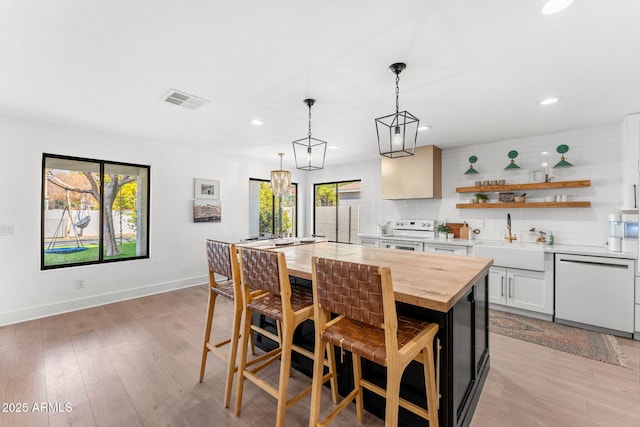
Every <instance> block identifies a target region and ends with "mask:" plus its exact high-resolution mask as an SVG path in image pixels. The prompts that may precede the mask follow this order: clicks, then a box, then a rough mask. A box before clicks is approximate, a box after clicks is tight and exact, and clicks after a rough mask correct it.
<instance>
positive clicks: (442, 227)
mask: <svg viewBox="0 0 640 427" xmlns="http://www.w3.org/2000/svg"><path fill="white" fill-rule="evenodd" d="M436 230H438V239H440V240H446V239H447V234H449V233H450V232H451V229H450V228H449V227H447V224H438V226H437V227H436Z"/></svg>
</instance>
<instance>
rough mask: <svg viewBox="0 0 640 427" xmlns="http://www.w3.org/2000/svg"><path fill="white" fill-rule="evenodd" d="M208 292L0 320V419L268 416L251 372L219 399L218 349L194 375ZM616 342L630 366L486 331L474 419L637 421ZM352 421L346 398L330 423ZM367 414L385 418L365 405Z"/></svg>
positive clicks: (118, 422) (269, 408)
mask: <svg viewBox="0 0 640 427" xmlns="http://www.w3.org/2000/svg"><path fill="white" fill-rule="evenodd" d="M206 298H207V293H206V288H205V287H194V288H189V289H184V290H180V291H175V292H170V293H166V294H160V295H154V296H150V297H146V298H139V299H135V300H130V301H125V302H121V303H117V304H111V305H107V306H102V307H96V308H91V309H86V310H81V311H77V312H74V313H68V314H64V315H59V316H53V317H49V318H46V319H40V320H34V321H30V322H24V323H20V324H17V325H11V326H5V327H2V328H0V402H1V403H2V408H1V410H2V411H1V412H0V426H1V427H9V426H11V427H13V426H62V425H65V426H83V427H84V426H94V425H96V426H154V427H155V426H164V425H167V426H257V425H260V426H263V427H264V426H268V425H272V424H273V423H274V422H275V414H274V410H275V401H274V399H272V398H271V397H268V396H267V395H266V394H265V393H264V392H262V391H261V390H259V389H258V388H257V387H255V386H254V385H252V384H251V383H248V384H247V385H246V386H245V393H244V403H243V408H242V414H241V415H240V417H235V416H234V415H233V411H232V410H229V409H224V408H223V407H222V404H221V403H220V402H221V399H222V395H223V390H224V374H225V367H224V366H222V363H220V362H219V360H218V359H217V358H216V357H215V356H213V355H210V357H209V366H208V367H207V373H206V375H205V380H204V382H203V383H202V384H201V383H198V374H199V364H200V351H201V340H202V333H203V322H204V315H205V309H206ZM217 309H218V310H219V311H218V312H217V313H216V319H215V320H214V335H215V337H214V339H217V338H222V337H224V336H225V333H228V331H229V330H230V322H229V320H228V318H229V312H230V309H231V305H230V304H229V302H228V301H226V300H223V299H221V298H220V299H218V307H217ZM220 326H222V327H220ZM216 327H217V328H216ZM619 342H620V343H621V346H622V347H623V349H624V351H625V353H626V354H627V356H628V357H629V359H630V362H631V365H632V369H626V368H622V367H618V366H612V365H608V364H606V363H602V362H596V361H592V360H589V359H585V358H582V357H579V356H573V355H570V354H566V353H562V352H559V351H556V350H551V349H548V348H545V347H541V346H537V345H534V344H529V343H526V342H522V341H518V340H515V339H511V338H506V337H503V336H499V335H494V334H491V342H490V346H491V372H490V374H489V377H488V379H487V382H486V384H485V387H484V390H483V393H482V396H481V398H480V402H479V405H478V408H477V410H476V413H475V416H474V418H473V421H472V425H473V426H476V427H481V426H534V425H535V426H576V425H580V426H638V425H640V376H639V370H640V342H637V341H631V340H625V339H619ZM276 373H277V372H275V371H274V372H269V373H268V374H271V376H272V377H275V375H276ZM308 381H309V380H308V378H305V377H303V376H302V375H300V374H298V373H296V372H294V373H293V377H292V378H291V383H292V384H293V387H294V388H296V387H300V386H304V385H306V384H307V383H308ZM323 399H324V407H325V408H328V407H329V406H330V399H329V396H328V393H325V396H323ZM308 403H309V398H306V399H303V400H302V401H301V402H299V403H298V404H296V405H295V406H294V407H292V408H291V409H290V410H289V411H288V412H287V425H288V426H305V425H306V423H307V412H308ZM43 404H44V406H43ZM47 404H48V405H47ZM65 404H67V406H65ZM352 406H353V405H352ZM18 410H22V412H17V411H18ZM7 411H8V412H7ZM354 424H356V421H355V412H354V411H353V409H352V408H349V412H347V413H346V414H345V415H344V416H341V417H339V418H338V420H337V421H336V422H335V423H334V424H333V425H336V426H352V425H354ZM365 425H368V426H381V425H383V423H382V421H381V420H379V419H377V418H375V417H374V416H372V415H370V414H367V416H366V419H365Z"/></svg>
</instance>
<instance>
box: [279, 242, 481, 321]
mask: <svg viewBox="0 0 640 427" xmlns="http://www.w3.org/2000/svg"><path fill="white" fill-rule="evenodd" d="M273 250H275V251H278V252H283V253H284V254H285V256H286V259H287V269H288V270H289V274H291V275H294V276H297V277H302V278H305V279H311V258H312V257H314V256H318V257H324V258H331V259H339V260H343V261H349V262H357V263H364V264H370V265H381V266H386V267H389V268H390V269H391V276H392V280H393V290H394V294H395V297H396V300H397V301H401V302H404V303H407V304H412V305H416V306H418V307H424V308H428V309H432V310H436V311H440V312H444V313H446V312H448V311H449V310H451V308H452V307H453V306H454V305H455V304H456V303H457V302H458V301H460V299H461V298H462V297H463V296H464V295H466V294H467V292H468V291H469V289H471V287H472V286H473V285H474V284H475V283H476V282H477V281H478V280H480V279H481V278H482V277H484V276H485V275H486V274H487V273H488V271H489V267H491V265H492V264H493V261H492V260H490V259H486V258H473V257H466V256H457V255H442V254H433V253H428V252H410V251H401V250H393V249H382V248H374V247H370V246H360V245H351V244H344V243H332V242H324V243H316V244H312V245H300V246H288V247H283V248H275V249H273Z"/></svg>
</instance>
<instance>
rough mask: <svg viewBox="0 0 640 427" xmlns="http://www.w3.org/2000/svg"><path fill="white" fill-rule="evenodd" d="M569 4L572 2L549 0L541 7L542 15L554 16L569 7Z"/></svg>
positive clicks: (571, 0)
mask: <svg viewBox="0 0 640 427" xmlns="http://www.w3.org/2000/svg"><path fill="white" fill-rule="evenodd" d="M571 3H573V0H549V1H548V2H546V3H545V4H544V6H542V14H543V15H555V14H556V13H560V12H562V11H563V10H565V9H566V8H568V7H569V6H571Z"/></svg>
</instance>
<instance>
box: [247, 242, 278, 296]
mask: <svg viewBox="0 0 640 427" xmlns="http://www.w3.org/2000/svg"><path fill="white" fill-rule="evenodd" d="M240 253H241V259H242V263H241V268H242V278H243V279H242V280H243V284H244V285H246V286H248V287H249V289H251V290H252V291H255V290H263V291H267V292H271V293H272V294H274V295H280V277H279V267H278V252H274V251H268V250H264V249H255V248H244V247H243V248H241V250H240Z"/></svg>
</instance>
